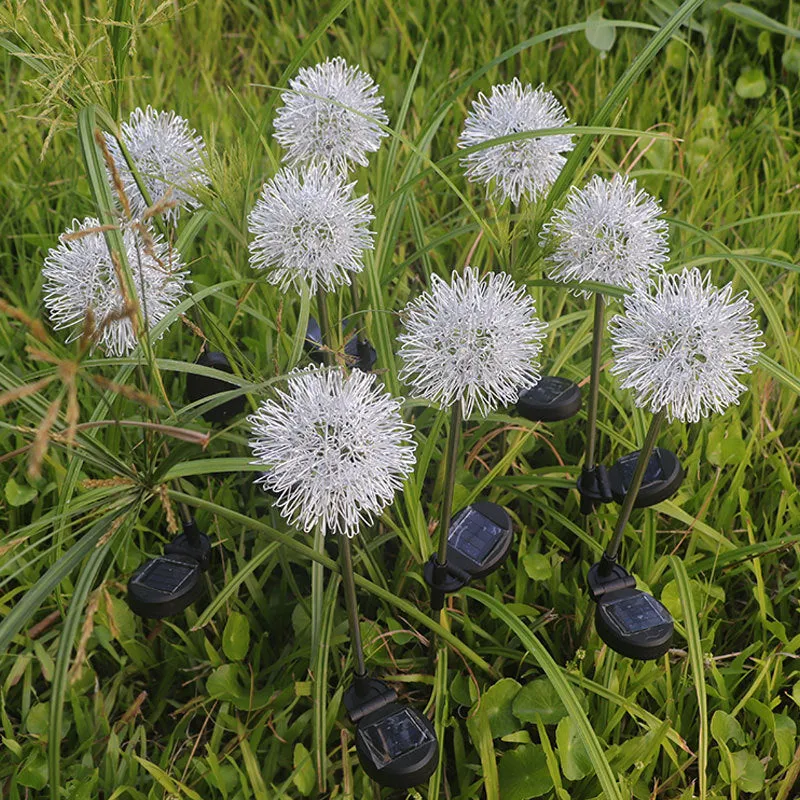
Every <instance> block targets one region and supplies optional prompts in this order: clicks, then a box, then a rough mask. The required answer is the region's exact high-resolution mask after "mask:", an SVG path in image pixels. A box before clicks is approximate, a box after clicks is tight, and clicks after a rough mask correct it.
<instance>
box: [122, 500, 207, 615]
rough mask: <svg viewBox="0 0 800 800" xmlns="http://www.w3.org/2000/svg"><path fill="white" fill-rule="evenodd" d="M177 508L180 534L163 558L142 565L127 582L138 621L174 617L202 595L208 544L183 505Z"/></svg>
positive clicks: (205, 536)
mask: <svg viewBox="0 0 800 800" xmlns="http://www.w3.org/2000/svg"><path fill="white" fill-rule="evenodd" d="M179 508H180V516H181V525H182V526H183V532H182V533H181V534H179V535H178V536H176V537H175V538H174V539H173V540H172V541H171V542H170V543H169V544H168V545H167V546H166V547H165V548H164V555H161V556H157V557H156V558H151V559H150V560H149V561H147V562H145V563H144V564H143V565H142V566H141V567H139V569H137V570H136V572H134V573H133V575H131V577H130V579H129V580H128V594H127V600H128V605H129V606H130V608H131V610H132V611H133V612H134V614H138V615H139V616H140V617H145V618H147V619H163V618H164V617H173V616H176V615H178V614H180V613H182V612H183V611H185V610H186V609H187V608H188V607H189V606H190V605H192V603H194V602H195V601H196V600H198V599H199V598H200V597H201V596H202V594H203V573H204V572H206V570H208V567H209V564H210V562H211V541H210V540H209V538H208V536H207V535H206V534H205V533H203V532H202V531H201V530H200V529H199V528H198V526H197V523H196V522H195V520H194V517H193V516H192V515H191V513H190V512H189V509H188V508H187V507H186V505H184V504H183V503H181V504H180V505H179Z"/></svg>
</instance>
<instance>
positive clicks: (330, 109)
mask: <svg viewBox="0 0 800 800" xmlns="http://www.w3.org/2000/svg"><path fill="white" fill-rule="evenodd" d="M281 97H282V99H283V102H284V105H283V106H282V107H281V108H279V109H278V111H277V113H276V115H275V138H276V139H277V140H278V142H279V143H280V144H281V145H282V146H283V147H284V148H285V150H286V154H285V155H284V157H283V158H284V161H287V162H288V163H289V164H290V165H292V166H294V165H296V164H301V163H305V162H309V161H318V162H321V163H324V164H332V165H334V166H336V167H337V168H338V169H340V170H342V171H346V170H347V168H348V166H349V165H350V164H351V163H356V164H361V166H363V167H366V166H367V164H368V163H369V162H368V161H367V154H368V153H374V152H375V151H377V150H378V148H379V147H380V144H381V138H382V137H384V136H386V135H387V134H386V132H385V131H384V130H382V129H381V126H382V125H387V124H388V123H389V117H388V116H387V115H386V112H385V111H384V110H383V97H382V96H381V95H379V94H378V86H377V84H376V83H375V81H373V79H372V77H371V76H370V75H369V74H367V73H366V72H364V71H363V70H361V69H359V68H358V67H352V66H350V65H349V64H348V63H347V62H346V61H345V60H344V59H343V58H339V57H337V58H329V59H328V60H327V61H323V62H322V63H321V64H317V65H316V66H314V67H304V68H303V69H301V70H300V71H299V72H298V74H297V77H296V78H293V79H292V80H291V81H289V89H288V90H287V91H285V92H283V93H282V95H281Z"/></svg>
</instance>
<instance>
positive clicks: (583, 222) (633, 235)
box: [539, 175, 669, 296]
mask: <svg viewBox="0 0 800 800" xmlns="http://www.w3.org/2000/svg"><path fill="white" fill-rule="evenodd" d="M662 213H663V210H662V208H661V206H660V205H659V203H658V202H657V201H656V200H655V199H653V197H651V196H650V195H649V194H648V193H647V192H645V191H644V189H638V188H637V186H636V181H635V180H630V179H628V178H627V177H623V176H622V175H614V177H613V178H611V180H605V179H604V178H601V177H600V176H598V175H595V176H594V177H593V178H592V179H591V180H590V181H589V183H588V184H587V185H586V186H585V187H584V188H583V189H577V188H575V187H573V188H572V189H571V190H570V193H569V195H568V197H567V202H566V204H565V206H564V208H562V209H560V210H558V211H556V212H555V214H553V217H552V219H551V220H550V222H548V223H547V224H545V225H544V226H543V227H542V233H541V234H540V237H539V238H540V241H541V243H542V246H543V247H547V246H548V245H555V250H554V251H553V252H552V253H551V254H550V255H549V257H548V260H549V261H550V264H551V269H550V271H549V275H550V277H551V278H552V279H553V280H557V281H563V282H565V283H566V282H568V281H597V282H598V283H608V284H611V285H613V286H623V287H624V286H628V287H631V288H634V287H637V286H638V287H641V286H644V285H645V284H647V282H648V280H649V278H650V273H651V270H654V269H660V268H661V267H663V265H664V262H665V261H666V259H667V256H668V254H669V246H668V233H669V230H668V227H667V224H666V223H665V222H664V220H663V219H661V214H662ZM583 294H584V296H586V295H588V294H589V293H588V292H583Z"/></svg>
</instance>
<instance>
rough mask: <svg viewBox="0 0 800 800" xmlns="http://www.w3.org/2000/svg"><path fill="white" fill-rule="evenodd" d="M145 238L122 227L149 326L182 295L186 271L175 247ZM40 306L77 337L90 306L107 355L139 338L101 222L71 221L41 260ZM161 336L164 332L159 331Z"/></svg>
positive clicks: (154, 237)
mask: <svg viewBox="0 0 800 800" xmlns="http://www.w3.org/2000/svg"><path fill="white" fill-rule="evenodd" d="M146 238H147V241H145V237H143V236H142V234H141V233H140V232H139V231H136V230H134V229H133V228H132V227H126V228H124V229H123V241H124V244H125V253H126V256H127V259H128V264H129V265H130V268H131V272H132V274H133V278H134V282H135V286H136V289H137V291H138V293H139V296H138V298H136V300H137V301H138V303H139V307H140V310H141V313H142V317H143V318H144V320H145V323H146V324H147V326H148V327H149V328H152V327H153V326H154V325H156V324H157V323H158V322H160V321H161V320H162V319H163V318H164V317H165V316H166V314H167V313H168V312H169V311H170V309H172V308H174V307H175V305H176V304H177V303H178V302H180V300H181V298H182V297H183V296H184V295H185V294H186V284H187V282H188V281H187V275H188V272H187V271H186V270H185V269H184V265H183V262H182V260H181V257H180V254H179V253H178V252H177V250H174V249H170V247H169V246H168V245H167V244H166V243H165V242H164V240H163V239H162V238H161V237H160V236H158V235H156V234H153V233H152V232H148V235H147V237H146ZM42 275H43V276H44V279H45V281H44V287H43V292H44V304H45V307H46V308H47V313H48V315H49V317H50V321H51V322H52V323H53V326H54V327H55V328H56V330H61V329H63V328H72V329H73V331H72V333H71V334H70V336H69V338H68V341H74V340H75V339H77V338H78V337H79V336H80V335H81V333H82V331H83V326H84V320H85V319H86V315H87V313H89V311H90V310H91V313H92V314H93V316H94V320H95V324H96V325H97V326H99V330H101V331H102V334H101V335H100V337H99V339H98V342H97V343H98V344H99V345H100V347H101V348H102V349H103V350H104V351H105V353H106V355H109V356H122V355H125V354H126V353H129V352H130V351H131V350H133V349H134V348H135V347H136V344H137V338H136V334H135V333H134V327H133V324H132V322H131V319H130V316H129V314H128V313H127V309H126V303H125V297H124V294H123V292H122V289H121V288H120V283H119V279H118V278H117V272H116V269H115V267H114V263H113V262H112V260H111V257H110V255H109V252H108V247H107V245H106V241H105V237H104V236H103V233H102V229H101V228H100V222H99V221H98V220H97V219H94V218H92V217H87V218H86V219H84V220H83V222H80V221H79V220H77V219H76V220H73V222H72V227H71V228H68V229H67V230H66V231H65V232H64V233H63V234H61V236H60V237H59V245H58V247H54V248H52V249H51V250H50V251H49V252H48V254H47V256H46V257H45V260H44V268H43V269H42ZM162 335H163V333H162Z"/></svg>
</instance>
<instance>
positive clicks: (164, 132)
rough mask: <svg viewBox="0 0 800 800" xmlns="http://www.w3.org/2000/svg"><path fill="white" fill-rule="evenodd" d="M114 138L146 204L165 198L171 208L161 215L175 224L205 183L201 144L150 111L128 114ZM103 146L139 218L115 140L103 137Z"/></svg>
mask: <svg viewBox="0 0 800 800" xmlns="http://www.w3.org/2000/svg"><path fill="white" fill-rule="evenodd" d="M120 136H121V138H122V141H123V142H124V143H125V147H126V148H127V149H128V153H129V154H130V156H131V158H132V160H133V163H134V164H135V165H136V169H137V171H138V173H139V177H140V178H141V179H142V182H143V183H144V185H145V187H146V188H147V192H148V194H149V195H150V201H151V202H152V203H153V204H154V205H155V204H156V203H158V202H159V201H161V200H164V199H165V198H166V195H167V192H169V197H168V198H167V199H168V200H169V201H171V202H173V203H174V204H175V205H174V206H172V207H171V208H169V209H168V210H167V211H166V212H165V215H166V217H167V219H169V220H170V221H171V222H173V223H175V222H177V221H178V218H179V216H180V213H181V208H186V209H192V208H196V207H197V206H198V205H199V203H198V201H197V199H196V198H195V196H194V193H195V192H196V190H197V188H198V187H199V186H205V185H208V183H209V180H210V179H209V177H208V173H207V172H206V168H205V164H204V162H203V155H204V151H205V144H204V142H203V138H202V137H201V136H200V135H199V134H197V133H196V132H195V130H194V129H192V128H190V127H189V123H188V122H187V121H186V120H185V119H184V118H183V117H180V116H178V115H177V114H176V113H175V112H174V111H156V110H154V109H153V108H151V107H150V106H147V108H146V109H145V110H144V111H142V109H141V108H136V109H134V111H133V113H132V114H131V116H130V119H129V120H128V121H127V122H123V123H122V125H121V126H120ZM105 137H106V144H107V146H108V150H109V152H110V154H111V156H112V158H113V159H114V165H115V166H116V168H117V172H118V173H119V176H120V179H121V180H122V186H123V189H124V190H125V194H126V196H127V198H128V202H129V203H130V205H131V211H132V213H133V216H134V217H135V218H137V219H139V218H141V217H142V216H143V214H144V212H145V210H146V209H147V207H148V204H147V202H146V201H145V199H144V197H143V196H142V193H141V192H140V191H139V187H138V185H137V184H136V179H135V178H134V177H133V173H132V172H131V170H130V168H129V167H128V162H127V161H126V160H125V157H124V156H123V155H122V150H121V148H120V146H119V144H118V143H117V140H116V139H115V138H114V137H113V136H111V135H110V134H108V133H107V134H106V135H105Z"/></svg>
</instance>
